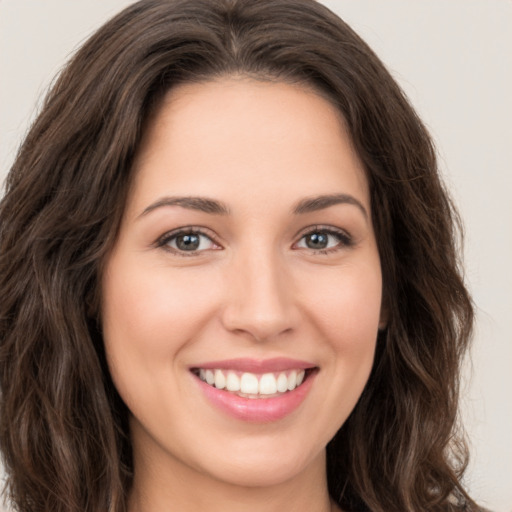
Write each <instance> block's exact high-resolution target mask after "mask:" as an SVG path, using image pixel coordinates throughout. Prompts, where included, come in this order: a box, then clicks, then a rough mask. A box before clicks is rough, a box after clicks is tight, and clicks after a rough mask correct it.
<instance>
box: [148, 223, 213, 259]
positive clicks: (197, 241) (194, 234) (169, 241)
mask: <svg viewBox="0 0 512 512" xmlns="http://www.w3.org/2000/svg"><path fill="white" fill-rule="evenodd" d="M157 245H158V247H163V248H164V249H166V250H170V251H172V252H175V253H181V254H182V255H187V256H189V255H190V256H192V255H193V254H197V253H199V252H202V251H206V250H209V249H220V247H219V246H218V245H217V244H216V243H215V242H214V241H213V240H212V239H211V237H210V236H208V235H206V234H205V233H203V232H201V231H200V230H197V229H187V230H180V231H173V232H171V233H167V234H165V235H164V236H163V237H161V238H160V239H159V240H158V242H157ZM186 253H188V254H186Z"/></svg>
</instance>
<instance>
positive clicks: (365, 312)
mask: <svg viewBox="0 0 512 512" xmlns="http://www.w3.org/2000/svg"><path fill="white" fill-rule="evenodd" d="M308 288H309V289H311V290H312V292H311V293H310V297H309V300H308V303H309V307H310V311H311V317H312V318H313V319H314V321H315V322H316V324H317V327H318V329H320V330H321V331H323V332H324V334H325V335H326V338H328V339H329V340H330V341H331V343H332V344H333V345H334V346H335V348H340V349H343V350H346V351H348V352H351V351H354V352H355V353H357V352H359V351H361V350H364V348H365V346H369V347H372V346H373V344H374V343H375V338H376V335H377V331H378V326H379V321H380V311H381V299H382V277H381V273H380V266H379V265H378V261H377V264H374V265H368V266H366V265H347V266H346V267H345V268H343V269H333V271H332V272H329V273H323V274H318V273H317V274H316V275H315V279H314V282H311V283H310V284H309V286H308Z"/></svg>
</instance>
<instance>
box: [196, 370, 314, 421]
mask: <svg viewBox="0 0 512 512" xmlns="http://www.w3.org/2000/svg"><path fill="white" fill-rule="evenodd" d="M315 376H316V372H312V373H311V374H310V375H309V376H308V378H307V379H306V380H304V382H303V383H302V384H301V385H300V386H299V387H297V388H295V389H294V390H293V391H287V392H286V393H284V394H283V395H280V396H276V397H272V398H244V397H241V396H238V395H235V394H234V393H231V392H229V391H224V390H222V389H217V388H214V387H213V386H210V385H209V384H207V383H206V382H203V381H202V380H200V379H199V378H198V377H197V378H196V380H197V382H198V384H199V386H200V388H201V390H202V391H203V393H204V394H205V396H206V398H207V399H208V400H209V401H210V402H211V403H212V404H213V405H214V406H216V407H217V408H219V409H220V410H221V411H223V412H224V413H227V414H228V415H230V416H232V417H234V418H236V419H239V420H243V421H250V422H256V423H269V422H271V421H277V420H280V419H282V418H284V417H286V416H288V415H289V414H291V413H292V412H293V411H295V410H296V409H297V408H298V407H299V406H300V404H301V403H302V402H303V401H304V399H305V398H306V396H307V394H308V392H309V390H310V389H311V386H312V385H313V380H314V378H315Z"/></svg>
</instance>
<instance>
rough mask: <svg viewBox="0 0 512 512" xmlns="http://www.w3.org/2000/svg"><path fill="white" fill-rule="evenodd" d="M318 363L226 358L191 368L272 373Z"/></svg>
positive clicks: (284, 358)
mask: <svg viewBox="0 0 512 512" xmlns="http://www.w3.org/2000/svg"><path fill="white" fill-rule="evenodd" d="M315 367H316V365H315V364H313V363H311V362H308V361H301V360H299V359H290V358H288V357H274V358H271V359H251V358H238V359H224V360H222V361H208V362H205V363H200V364H197V365H194V366H191V369H196V368H202V369H205V370H214V369H219V370H223V369H224V370H237V371H240V372H250V373H270V372H281V371H286V370H297V369H300V370H303V369H304V370H306V369H309V368H315Z"/></svg>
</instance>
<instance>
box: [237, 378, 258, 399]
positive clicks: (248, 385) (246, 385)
mask: <svg viewBox="0 0 512 512" xmlns="http://www.w3.org/2000/svg"><path fill="white" fill-rule="evenodd" d="M240 391H241V392H242V393H247V394H253V395H256V394H257V393H258V377H256V375H254V374H253V373H244V374H242V378H241V379H240Z"/></svg>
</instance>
